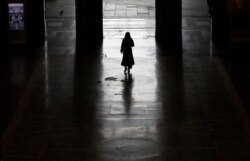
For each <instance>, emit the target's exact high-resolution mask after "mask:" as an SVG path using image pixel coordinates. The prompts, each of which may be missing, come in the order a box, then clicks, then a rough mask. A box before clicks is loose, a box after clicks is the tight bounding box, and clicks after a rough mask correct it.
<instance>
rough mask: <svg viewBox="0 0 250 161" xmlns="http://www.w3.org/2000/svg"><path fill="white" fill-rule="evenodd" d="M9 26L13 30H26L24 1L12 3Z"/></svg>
mask: <svg viewBox="0 0 250 161" xmlns="http://www.w3.org/2000/svg"><path fill="white" fill-rule="evenodd" d="M8 7H9V27H10V29H11V30H24V7H23V3H10V4H9V5H8Z"/></svg>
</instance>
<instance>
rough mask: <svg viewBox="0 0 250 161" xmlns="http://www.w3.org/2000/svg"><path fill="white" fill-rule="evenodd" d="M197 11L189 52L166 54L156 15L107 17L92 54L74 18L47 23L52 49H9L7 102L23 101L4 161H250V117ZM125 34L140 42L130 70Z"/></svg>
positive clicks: (205, 18) (188, 34) (189, 25)
mask: <svg viewBox="0 0 250 161" xmlns="http://www.w3.org/2000/svg"><path fill="white" fill-rule="evenodd" d="M190 1H191V0H190ZM140 2H141V1H140ZM197 2H198V1H197ZM190 4H200V3H194V2H193V1H192V3H190ZM184 6H186V7H185V8H188V7H190V6H188V5H187V3H186V5H184ZM199 6H200V5H199ZM201 6H202V7H204V6H205V5H204V3H203V4H202V5H201ZM196 8H197V10H194V11H190V10H188V9H187V10H186V13H187V15H186V14H185V15H183V53H182V54H181V55H178V53H169V51H165V50H162V49H160V48H158V46H157V44H156V42H155V39H154V27H152V25H151V24H152V23H153V20H152V19H145V20H142V19H134V20H127V19H123V20H122V21H121V22H119V23H118V24H117V23H114V22H115V21H119V20H116V19H113V20H112V21H111V20H106V21H107V22H108V23H106V24H107V26H106V27H105V31H104V36H105V38H104V41H103V44H102V46H100V47H99V48H97V49H91V50H90V49H84V48H81V49H79V48H77V49H75V31H74V21H73V20H69V19H67V20H66V19H60V21H58V19H56V18H54V19H53V18H50V19H48V40H47V42H46V44H45V46H44V48H42V49H40V50H33V49H26V48H25V49H22V48H21V49H20V50H17V51H15V50H11V51H10V53H11V54H13V55H15V57H14V58H15V59H14V58H12V60H10V62H12V63H11V65H10V67H9V68H10V72H7V73H6V78H9V79H8V80H6V81H5V82H9V83H7V84H11V85H16V86H14V87H11V88H10V89H12V90H10V92H9V95H10V96H6V98H10V100H9V101H8V102H11V100H12V99H13V97H14V96H15V97H17V98H18V101H14V100H13V104H16V106H17V107H16V108H15V111H14V112H13V116H12V117H11V120H10V123H9V124H8V128H6V130H5V133H4V135H3V138H2V140H1V144H2V147H3V154H4V161H16V160H18V161H34V160H36V161H53V160H62V161H78V160H79V161H80V160H81V161H82V160H84V161H168V160H171V161H248V160H249V158H250V153H249V151H250V144H249V139H250V135H249V132H250V131H249V130H250V129H249V128H250V126H249V121H248V115H247V113H246V110H245V108H244V106H243V104H242V102H241V99H240V97H239V95H238V93H237V90H236V88H235V86H234V83H233V82H232V80H231V79H230V76H229V73H228V71H227V68H225V67H224V64H223V63H222V59H221V58H220V57H218V56H216V55H215V56H212V55H211V51H210V50H211V49H213V48H210V39H211V38H210V18H209V15H207V13H204V14H203V11H202V13H201V12H198V11H200V8H199V7H196ZM197 13H199V16H197ZM191 15H193V16H191ZM62 21H63V22H62ZM124 21H127V22H129V23H130V24H136V25H133V27H127V26H126V25H124V24H127V22H124ZM61 22H62V23H61ZM136 22H137V23H136ZM142 23H145V24H148V25H145V26H146V27H145V26H144V25H141V24H142ZM62 26H63V27H62ZM125 31H130V32H131V35H132V37H133V38H134V41H135V47H134V48H133V52H134V57H135V66H134V67H133V68H132V70H131V74H124V73H123V68H122V66H121V65H120V63H121V58H122V55H121V54H120V53H119V49H120V44H121V41H122V37H123V36H124V32H125ZM20 51H23V53H22V54H20ZM212 53H213V52H212ZM24 55H25V56H24ZM31 55H32V57H31ZM173 55H175V56H173ZM9 73H10V74H9ZM5 88H9V87H8V86H6V87H5ZM15 97H14V98H15ZM17 98H16V99H17ZM15 102H16V103H15ZM9 106H10V107H12V106H14V105H9ZM9 117H10V116H9Z"/></svg>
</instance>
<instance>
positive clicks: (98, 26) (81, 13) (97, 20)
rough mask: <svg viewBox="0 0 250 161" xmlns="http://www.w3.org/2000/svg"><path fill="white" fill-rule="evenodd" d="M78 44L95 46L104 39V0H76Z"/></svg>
mask: <svg viewBox="0 0 250 161" xmlns="http://www.w3.org/2000/svg"><path fill="white" fill-rule="evenodd" d="M75 4H76V43H77V46H95V44H99V43H100V42H101V41H102V39H103V22H102V19H103V14H102V0H88V1H84V0H76V3H75Z"/></svg>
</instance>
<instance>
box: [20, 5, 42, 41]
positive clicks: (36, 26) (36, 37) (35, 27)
mask: <svg viewBox="0 0 250 161" xmlns="http://www.w3.org/2000/svg"><path fill="white" fill-rule="evenodd" d="M25 5H26V6H25V7H26V8H25V11H26V14H25V18H26V33H27V40H28V43H29V44H31V45H43V43H44V41H45V35H46V34H45V31H46V30H45V12H44V11H45V8H44V7H45V5H44V0H26V3H25Z"/></svg>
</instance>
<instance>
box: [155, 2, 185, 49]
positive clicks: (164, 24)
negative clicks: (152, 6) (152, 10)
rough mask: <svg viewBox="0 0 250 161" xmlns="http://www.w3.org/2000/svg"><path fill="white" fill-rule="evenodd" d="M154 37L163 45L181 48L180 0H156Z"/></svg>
mask: <svg viewBox="0 0 250 161" xmlns="http://www.w3.org/2000/svg"><path fill="white" fill-rule="evenodd" d="M156 39H157V41H158V43H160V44H162V46H164V47H167V48H175V49H176V48H178V49H181V46H182V1H181V0H156Z"/></svg>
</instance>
